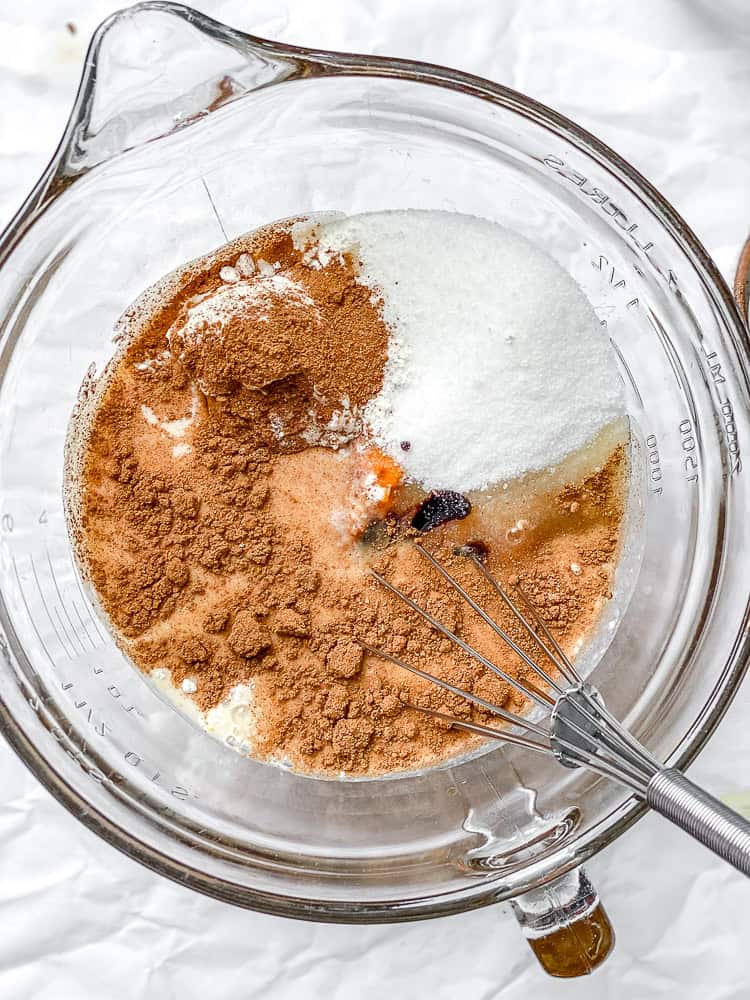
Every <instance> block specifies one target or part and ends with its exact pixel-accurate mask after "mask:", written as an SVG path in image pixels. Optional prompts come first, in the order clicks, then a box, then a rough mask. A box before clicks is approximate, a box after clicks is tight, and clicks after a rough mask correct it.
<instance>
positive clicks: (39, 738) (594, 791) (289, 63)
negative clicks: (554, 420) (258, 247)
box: [0, 3, 750, 974]
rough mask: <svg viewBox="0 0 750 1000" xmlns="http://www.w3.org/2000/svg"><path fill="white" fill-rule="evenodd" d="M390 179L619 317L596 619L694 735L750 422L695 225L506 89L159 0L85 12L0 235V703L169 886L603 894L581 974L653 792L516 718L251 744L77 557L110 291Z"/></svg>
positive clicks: (559, 903) (731, 648)
mask: <svg viewBox="0 0 750 1000" xmlns="http://www.w3.org/2000/svg"><path fill="white" fill-rule="evenodd" d="M395 208H422V209H448V210H452V211H457V212H466V213H474V214H477V215H481V216H484V217H485V218H488V219H492V220H494V221H496V222H499V223H502V224H503V225H506V226H508V227H510V228H512V229H515V230H517V231H518V232H521V233H523V234H524V235H525V236H527V237H528V238H529V239H531V240H532V241H533V242H535V243H537V244H539V245H540V246H542V247H543V248H545V249H546V250H548V251H549V252H550V253H552V254H553V255H554V256H555V257H556V258H557V259H558V260H559V261H560V262H561V263H562V264H563V265H564V266H565V267H566V268H567V269H568V270H569V271H570V273H571V274H572V275H573V276H574V277H575V278H576V280H577V281H578V282H579V283H580V285H581V286H582V287H583V288H584V290H585V291H586V293H587V294H588V296H589V297H590V299H591V301H592V302H593V303H594V305H595V307H596V309H597V311H598V313H599V315H600V317H601V319H602V322H603V323H606V325H607V331H608V333H609V335H610V337H611V339H612V344H613V346H614V349H615V351H616V352H617V355H618V358H619V362H620V365H621V372H622V376H623V380H624V383H625V386H626V392H627V405H628V408H629V412H630V415H631V418H632V422H633V427H634V430H635V434H634V449H633V480H634V483H635V484H636V487H637V489H636V504H635V506H636V507H640V509H639V510H637V511H636V514H635V516H636V518H638V519H640V520H641V521H642V525H641V530H640V539H641V543H642V549H641V551H639V553H638V558H637V559H636V558H634V559H630V560H625V561H624V564H623V567H621V574H620V576H621V586H622V593H626V592H627V593H629V594H630V599H629V601H625V600H622V601H620V602H619V604H618V603H617V602H615V606H614V611H613V614H612V615H610V618H609V620H608V621H607V622H606V623H605V625H604V627H603V629H602V631H601V634H600V635H599V636H598V638H597V640H596V642H595V644H594V651H595V653H596V654H597V655H599V654H603V655H602V656H601V659H600V660H599V662H598V663H597V664H596V666H595V669H594V673H593V679H594V682H595V683H596V684H597V685H598V686H599V687H600V688H601V690H602V692H603V693H604V695H605V697H606V699H607V702H608V704H609V705H610V707H611V708H612V709H613V710H614V711H615V712H616V713H617V714H618V715H619V716H620V717H621V718H623V719H624V720H626V722H627V723H628V725H629V726H630V727H631V728H632V729H633V731H634V732H635V733H636V735H637V736H638V738H639V739H641V740H642V741H643V742H644V743H645V744H646V745H647V746H648V747H649V748H650V749H651V750H652V751H653V752H654V753H655V754H657V755H659V756H661V757H662V758H663V759H664V760H666V761H668V762H669V764H671V765H675V766H678V767H685V766H686V765H687V764H689V763H690V761H691V760H692V759H693V757H694V756H695V755H696V753H697V752H698V751H699V750H700V748H701V747H702V746H703V744H704V743H705V741H706V740H707V739H708V737H709V736H710V734H711V733H712V731H713V729H714V727H715V726H716V724H717V722H718V721H719V719H720V718H721V715H722V713H723V712H724V710H725V709H726V707H727V704H728V702H729V700H730V698H731V696H732V694H733V693H734V691H735V689H736V687H737V685H738V683H739V681H740V679H741V677H742V675H743V673H744V670H745V667H746V665H747V657H748V638H747V633H746V626H747V621H748V594H749V593H750V562H749V561H748V559H747V557H746V555H745V553H746V552H747V545H748V523H749V519H748V512H749V511H750V504H749V503H748V471H747V470H745V468H744V461H743V451H744V449H745V448H746V447H748V441H750V426H749V424H748V381H747V375H748V369H747V359H748V353H747V352H748V339H747V331H746V329H745V327H744V326H743V323H742V321H741V319H740V316H739V314H738V311H737V309H736V307H735V305H734V302H733V300H732V298H731V296H730V293H729V291H728V289H727V288H726V287H725V285H724V282H723V281H722V279H721V277H720V276H719V274H718V273H717V270H716V268H715V267H714V265H713V263H712V262H711V260H710V259H709V257H708V256H707V254H706V252H705V251H704V250H703V248H702V247H701V245H700V244H699V242H698V240H697V239H696V238H695V236H694V235H693V234H692V233H691V231H690V230H689V229H688V227H687V226H686V225H685V223H684V222H683V221H682V220H681V219H680V218H679V216H678V215H677V214H676V213H675V211H674V210H673V209H672V208H671V207H670V206H669V205H668V204H667V203H666V202H665V201H664V199H663V198H661V197H660V196H659V195H658V194H657V193H656V192H655V191H654V190H653V189H652V188H651V187H650V185H649V184H648V183H647V182H646V181H645V180H644V179H643V178H642V177H640V176H639V175H638V174H637V173H636V171H634V170H633V168H632V167H630V166H629V165H628V164H627V163H625V162H624V161H623V160H622V159H620V158H619V157H618V156H617V155H616V154H614V153H613V152H612V151H611V150H609V149H607V148H606V147H605V146H604V145H602V143H600V142H599V141H598V140H596V139H595V138H594V137H592V136H591V135H588V134H587V133H585V132H584V131H583V130H582V129H580V128H578V127H577V126H576V125H574V124H573V123H572V122H570V121H568V120H566V119H565V118H563V117H561V116H560V115H558V114H556V113H555V112H553V111H550V110H549V109H547V108H544V107H542V106H540V105H539V104H537V103H535V102H534V101H532V100H529V99H528V98H526V97H524V96H522V95H520V94H517V93H514V92H513V91H510V90H507V89H505V88H503V87H500V86H497V85H495V84H492V83H489V82H487V81H485V80H481V79H478V78H475V77H471V76H468V75H466V74H463V73H459V72H456V71H453V70H448V69H442V68H440V67H437V66H428V65H421V64H418V63H412V62H405V61H397V60H387V59H376V58H372V57H361V56H350V55H340V54H332V53H328V52H319V51H310V50H302V49H295V48H290V47H287V46H283V45H278V44H276V43H273V42H268V41H263V40H260V39H256V38H253V37H250V36H248V35H245V34H242V33H240V32H237V31H233V30H231V29H229V28H227V27H225V26H223V25H220V24H218V23H216V22H214V21H212V20H210V19H209V18H206V17H204V16H202V15H200V14H197V13H196V12H194V11H191V10H189V9H188V8H185V7H180V6H176V5H172V4H167V3H146V4H142V5H140V6H136V7H133V8H131V9H129V10H127V11H124V12H123V13H120V14H117V15H115V16H114V17H113V18H111V19H110V20H109V21H107V22H106V23H105V24H104V25H102V27H101V28H100V29H99V30H98V32H97V33H96V35H95V37H94V39H93V42H92V45H91V49H90V52H89V55H88V57H87V61H86V67H85V72H84V76H83V81H82V84H81V88H80V91H79V94H78V98H77V100H76V104H75V107H74V110H73V113H72V116H71V119H70V122H69V124H68V126H67V129H66V132H65V135H64V137H63V140H62V142H61V144H60V147H59V149H58V151H57V153H56V155H55V157H54V159H53V161H52V163H51V164H50V166H49V168H48V169H47V171H46V172H45V174H44V176H43V177H42V179H41V180H40V181H39V183H38V184H37V186H36V188H35V189H34V191H33V193H32V194H31V196H30V197H29V199H28V200H27V202H26V204H25V205H24V207H23V208H22V209H21V211H20V212H19V214H18V215H17V216H16V218H15V219H14V220H13V222H12V224H11V225H10V226H9V228H8V230H7V231H6V233H5V234H4V236H3V238H2V243H1V244H0V262H1V265H2V266H1V267H0V322H1V323H2V327H1V328H0V335H1V338H2V339H1V341H0V346H1V353H0V379H1V381H0V624H1V626H2V631H0V654H1V655H0V726H1V727H2V730H3V732H4V734H5V736H6V738H7V739H8V741H9V742H10V744H11V745H12V746H13V747H14V748H15V750H16V751H17V752H18V754H19V755H20V756H21V758H22V759H23V760H24V761H25V762H26V763H27V764H28V765H29V767H30V768H31V769H32V770H33V771H34V773H35V774H36V775H37V776H38V777H39V779H40V780H41V781H42V782H43V783H44V784H45V785H46V786H47V788H48V789H49V790H50V791H51V792H52V793H53V794H54V795H56V796H57V797H58V799H59V800H60V801H61V802H62V803H63V804H64V805H65V806H66V807H67V808H68V809H69V810H70V811H71V812H72V813H73V814H74V815H76V816H78V817H79V818H80V819H81V820H82V822H84V823H86V824H87V825H88V826H89V827H90V828H91V829H93V830H95V831H96V832H97V833H98V834H100V835H101V836H102V837H104V838H105V839H106V840H108V841H109V842H110V843H112V844H113V845H115V846H116V847H118V848H120V849H121V850H123V851H125V852H126V853H127V854H129V855H130V856H131V857H133V858H136V859H137V860H139V861H141V862H142V863H143V864H146V865H148V866H149V867H151V868H153V869H154V870H155V871H157V872H160V873H161V874H164V875H167V876H169V877H171V878H174V879H176V880H177V881H179V882H181V883H182V884H184V885H188V886H190V887H192V888H194V889H197V890H200V891H202V892H205V893H208V894H210V895H212V896H215V897H217V898H219V899H223V900H226V901H228V902H231V903H235V904H238V905H241V906H248V907H254V908H257V909H261V910H265V911H268V912H270V913H278V914H283V915H286V916H293V917H307V918H313V919H323V920H337V921H351V922H360V921H390V920H405V919H411V918H417V917H428V916H437V915H440V914H446V913H453V912H456V911H460V910H465V909H468V908H470V907H476V906H481V905H484V904H487V903H491V902H494V901H497V900H504V899H510V898H513V899H514V900H515V908H516V912H517V914H518V916H519V918H520V919H521V920H522V922H523V924H524V927H525V928H526V931H527V934H528V935H530V936H531V937H533V938H534V939H535V943H536V945H537V947H536V950H537V951H538V952H542V951H544V948H542V947H541V946H539V941H540V940H541V939H542V937H543V935H544V934H545V933H548V932H550V931H554V932H555V933H558V932H559V928H560V927H561V926H562V927H565V926H566V925H567V924H568V923H570V921H572V920H576V919H578V918H585V919H586V920H589V921H590V922H591V923H592V926H593V928H594V929H593V931H592V933H591V935H590V937H589V938H587V939H586V940H587V941H588V944H587V945H586V949H588V951H587V954H586V955H585V956H584V957H583V958H582V959H581V961H580V962H579V964H578V965H577V966H576V965H575V963H573V965H572V966H570V967H569V968H568V974H571V973H572V971H581V969H582V968H590V967H591V966H592V965H593V964H595V963H596V962H597V961H598V960H599V959H600V958H601V957H602V956H603V955H604V954H606V951H607V950H608V948H609V944H610V943H611V937H610V936H608V931H607V930H606V925H605V922H604V918H603V917H602V915H601V911H597V910H596V897H595V893H594V891H593V890H592V889H591V887H590V885H589V884H588V883H587V881H586V879H585V877H584V876H583V875H582V874H581V873H580V872H578V871H577V870H576V869H577V868H578V866H579V865H580V864H581V863H582V862H583V861H584V860H585V859H586V858H588V857H589V856H590V855H592V854H593V853H594V852H596V851H598V850H600V849H601V848H602V847H604V846H605V845H606V844H608V843H609V842H610V841H611V840H612V839H613V838H614V837H616V836H618V835H619V834H620V833H622V832H623V831H624V830H625V829H626V828H627V826H628V825H629V824H630V823H632V822H633V821H634V820H635V819H636V818H637V817H638V816H639V815H640V813H641V812H642V810H643V806H642V805H640V804H639V803H638V802H637V801H636V800H635V799H634V798H633V797H632V796H631V795H630V794H629V793H627V792H626V791H623V789H621V788H620V787H619V786H617V785H616V784H613V783H610V782H607V781H605V780H603V779H598V778H597V777H595V776H592V775H591V774H587V773H584V772H582V771H572V770H565V769H563V768H561V767H560V766H559V765H558V764H557V763H556V762H555V761H554V760H546V759H542V758H539V757H537V756H535V755H531V754H528V753H524V752H523V751H522V750H513V749H509V748H498V749H493V750H492V751H491V752H489V753H484V754H482V755H480V756H475V757H473V758H469V759H466V760H461V761H455V762H452V763H449V764H447V765H445V766H442V767H437V768H433V769H431V770H427V771H425V772H423V773H421V774H401V775H393V776H392V777H389V778H383V779H378V780H356V781H335V780H320V779H316V778H310V777H306V776H304V775H300V774H294V773H291V772H288V771H285V770H283V769H281V768H279V767H276V766H270V765H266V764H262V763H258V762H255V761H252V760H248V759H246V758H244V757H243V756H241V755H240V754H238V753H235V752H233V751H232V749H230V748H228V747H226V746H223V745H222V744H220V743H219V742H217V741H216V740H214V739H213V738H211V737H209V736H207V735H206V734H204V733H203V732H201V731H200V730H199V729H197V728H196V727H195V726H194V724H193V723H191V722H189V721H188V720H187V719H185V718H183V717H182V716H181V715H180V714H178V713H177V712H176V711H175V710H173V709H172V708H171V707H169V706H168V705H167V704H166V703H165V702H164V701H163V700H162V698H161V697H160V695H159V694H158V693H157V692H156V690H155V689H154V688H153V687H152V686H151V684H150V683H149V682H148V681H147V680H146V679H145V678H144V677H143V676H141V675H140V674H139V673H138V672H137V671H136V670H135V669H133V667H132V666H131V665H130V664H129V663H128V662H127V661H126V660H125V658H124V657H123V656H122V654H121V653H120V652H119V651H118V649H117V648H116V646H115V645H114V643H113V642H112V641H111V639H110V638H109V636H108V634H107V631H106V629H105V628H104V627H103V625H102V623H101V621H100V620H99V618H98V617H97V613H96V611H95V610H94V608H93V604H92V602H91V600H90V599H89V596H88V595H87V593H86V591H85V589H84V588H83V587H82V586H81V582H80V580H79V578H78V575H77V572H76V569H75V567H74V564H73V561H72V558H71V549H70V545H69V542H68V536H67V532H66V526H65V520H64V515H63V506H62V495H61V484H62V474H63V447H64V441H65V433H66V427H67V424H68V419H69V415H70V413H71V410H72V409H73V406H74V404H75V402H76V397H77V394H78V391H79V387H80V386H81V384H82V382H84V381H85V379H86V377H87V372H90V371H91V366H92V365H96V366H97V369H98V370H101V368H102V367H103V365H104V364H105V362H106V361H107V359H108V358H109V357H110V355H111V354H112V352H113V345H112V340H111V335H112V327H113V324H114V322H115V320H116V319H117V317H118V316H119V315H120V313H121V312H122V311H123V310H124V309H125V307H126V306H127V305H128V304H129V303H130V302H131V301H132V300H133V299H134V298H135V297H136V296H137V295H138V293H139V292H140V291H141V290H142V289H143V288H145V287H146V286H147V285H148V284H149V283H151V282H153V281H154V280H156V279H157V278H159V277H160V276H162V275H163V274H164V273H166V272H167V271H169V270H171V269H172V268H174V267H176V266H177V265H179V264H181V263H183V262H184V261H185V260H187V259H189V258H191V257H195V256H198V255H200V254H204V253H206V252H208V251H210V250H211V249H213V248H215V247H216V246H217V245H219V244H221V243H223V242H224V241H225V240H226V239H231V238H232V237H234V236H236V235H239V234H240V233H242V232H244V231H246V230H248V229H252V228H254V227H255V226H258V225H260V224H263V223H266V222H268V221H270V220H273V219H279V218H283V217H288V216H291V215H296V214H299V213H309V212H314V211H321V210H322V211H330V210H335V211H342V212H348V213H351V212H363V211H373V210H383V209H395ZM586 377H587V376H586V372H585V371H582V372H581V390H580V391H581V392H583V393H585V391H586ZM498 391H502V386H498ZM592 912H593V917H592ZM597 913H598V917H597V916H596V914H597ZM597 920H598V921H599V922H598V923H597ZM574 936H575V935H574ZM579 938H580V936H579ZM561 940H562V939H561V938H559V936H558V938H555V937H554V935H553V942H552V945H551V946H550V948H551V950H552V951H554V946H555V941H557V943H558V945H560V941H561ZM560 947H562V945H560ZM578 947H579V950H580V949H581V948H582V947H583V946H582V945H579V946H578ZM586 949H584V950H586ZM558 950H559V949H558ZM558 957H559V956H558ZM545 963H546V964H547V965H548V967H549V968H552V967H553V966H554V962H553V961H547V960H546V959H545ZM553 971H554V970H553Z"/></svg>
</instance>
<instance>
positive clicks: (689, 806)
mask: <svg viewBox="0 0 750 1000" xmlns="http://www.w3.org/2000/svg"><path fill="white" fill-rule="evenodd" d="M646 802H647V803H648V804H649V805H650V806H651V808H652V809H654V810H656V812H658V813H661V815H662V816H664V817H666V818H667V819H668V820H671V821H672V823H674V824H675V825H676V826H679V827H680V828H681V829H682V830H684V831H685V832H686V833H688V834H690V836H691V837H693V838H694V839H695V840H698V841H700V843H701V844H704V845H705V846H706V847H708V848H709V850H711V851H713V852H714V854H718V856H719V857H720V858H723V859H724V861H728V862H729V864H730V865H733V866H734V867H735V868H736V869H737V870H738V871H741V872H742V873H743V874H744V875H747V876H750V822H748V821H747V820H746V819H745V818H744V817H743V816H740V815H739V813H736V812H734V810H733V809H730V808H729V807H728V806H725V805H724V803H723V802H720V801H719V799H716V798H714V796H713V795H709V794H708V792H706V791H704V790H703V789H702V788H700V787H699V786H698V785H696V784H695V783H694V782H692V781H690V779H689V778H686V777H685V775H684V774H683V773H682V772H681V771H678V770H676V769H675V768H665V769H664V770H663V771H657V773H656V774H655V775H654V777H653V778H652V779H651V781H650V782H649V784H648V788H647V789H646Z"/></svg>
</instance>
